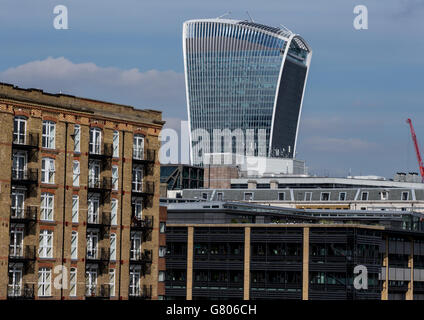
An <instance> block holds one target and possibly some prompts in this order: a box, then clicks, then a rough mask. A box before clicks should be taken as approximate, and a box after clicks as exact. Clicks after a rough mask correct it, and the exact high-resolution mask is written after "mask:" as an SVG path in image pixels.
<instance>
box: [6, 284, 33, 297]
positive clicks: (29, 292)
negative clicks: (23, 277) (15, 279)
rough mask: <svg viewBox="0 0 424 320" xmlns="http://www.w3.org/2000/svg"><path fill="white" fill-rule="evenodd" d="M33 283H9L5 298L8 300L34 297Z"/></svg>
mask: <svg viewBox="0 0 424 320" xmlns="http://www.w3.org/2000/svg"><path fill="white" fill-rule="evenodd" d="M34 297H35V293H34V284H28V283H25V284H24V285H23V286H22V285H9V286H8V287H7V298H8V299H10V300H14V299H19V300H21V299H22V300H25V299H34Z"/></svg>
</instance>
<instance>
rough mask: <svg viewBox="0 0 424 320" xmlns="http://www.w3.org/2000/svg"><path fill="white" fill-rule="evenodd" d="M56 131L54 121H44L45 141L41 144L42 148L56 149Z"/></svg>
mask: <svg viewBox="0 0 424 320" xmlns="http://www.w3.org/2000/svg"><path fill="white" fill-rule="evenodd" d="M55 131H56V123H54V122H53V121H46V120H44V121H43V139H42V142H41V146H42V147H43V148H48V149H54V148H55Z"/></svg>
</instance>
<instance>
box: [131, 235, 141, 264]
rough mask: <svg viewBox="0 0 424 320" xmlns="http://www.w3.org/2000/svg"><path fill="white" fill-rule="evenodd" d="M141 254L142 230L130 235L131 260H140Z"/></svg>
mask: <svg viewBox="0 0 424 320" xmlns="http://www.w3.org/2000/svg"><path fill="white" fill-rule="evenodd" d="M140 255H141V232H140V231H133V232H131V235H130V260H138V259H139V257H140Z"/></svg>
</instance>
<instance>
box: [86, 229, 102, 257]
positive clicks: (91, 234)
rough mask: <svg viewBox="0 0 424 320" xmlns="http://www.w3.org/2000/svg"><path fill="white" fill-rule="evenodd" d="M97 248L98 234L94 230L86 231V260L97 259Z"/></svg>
mask: <svg viewBox="0 0 424 320" xmlns="http://www.w3.org/2000/svg"><path fill="white" fill-rule="evenodd" d="M98 248H99V233H98V232H97V231H94V230H88V231H87V258H90V259H97V256H98Z"/></svg>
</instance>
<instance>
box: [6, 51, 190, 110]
mask: <svg viewBox="0 0 424 320" xmlns="http://www.w3.org/2000/svg"><path fill="white" fill-rule="evenodd" d="M0 81H2V82H8V83H12V84H15V85H18V86H21V87H26V88H30V87H31V88H39V89H42V90H44V91H47V92H53V93H56V92H59V91H61V92H62V93H67V94H71V95H77V96H83V97H86V98H93V99H99V100H106V101H111V102H117V103H122V104H130V105H133V106H135V107H140V108H152V109H158V110H162V111H164V113H165V112H166V113H167V116H175V117H179V116H180V117H181V118H184V117H185V113H186V109H185V87H184V86H185V84H184V75H183V74H182V73H177V72H175V71H172V70H168V71H158V70H149V71H146V72H141V71H140V70H139V69H137V68H133V69H128V70H123V69H119V68H114V67H100V66H97V65H96V64H94V63H92V62H87V63H74V62H72V61H70V60H68V59H66V58H64V57H59V58H52V57H48V58H47V59H44V60H37V61H31V62H28V63H26V64H23V65H20V66H17V67H14V68H9V69H7V70H5V71H3V72H0Z"/></svg>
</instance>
